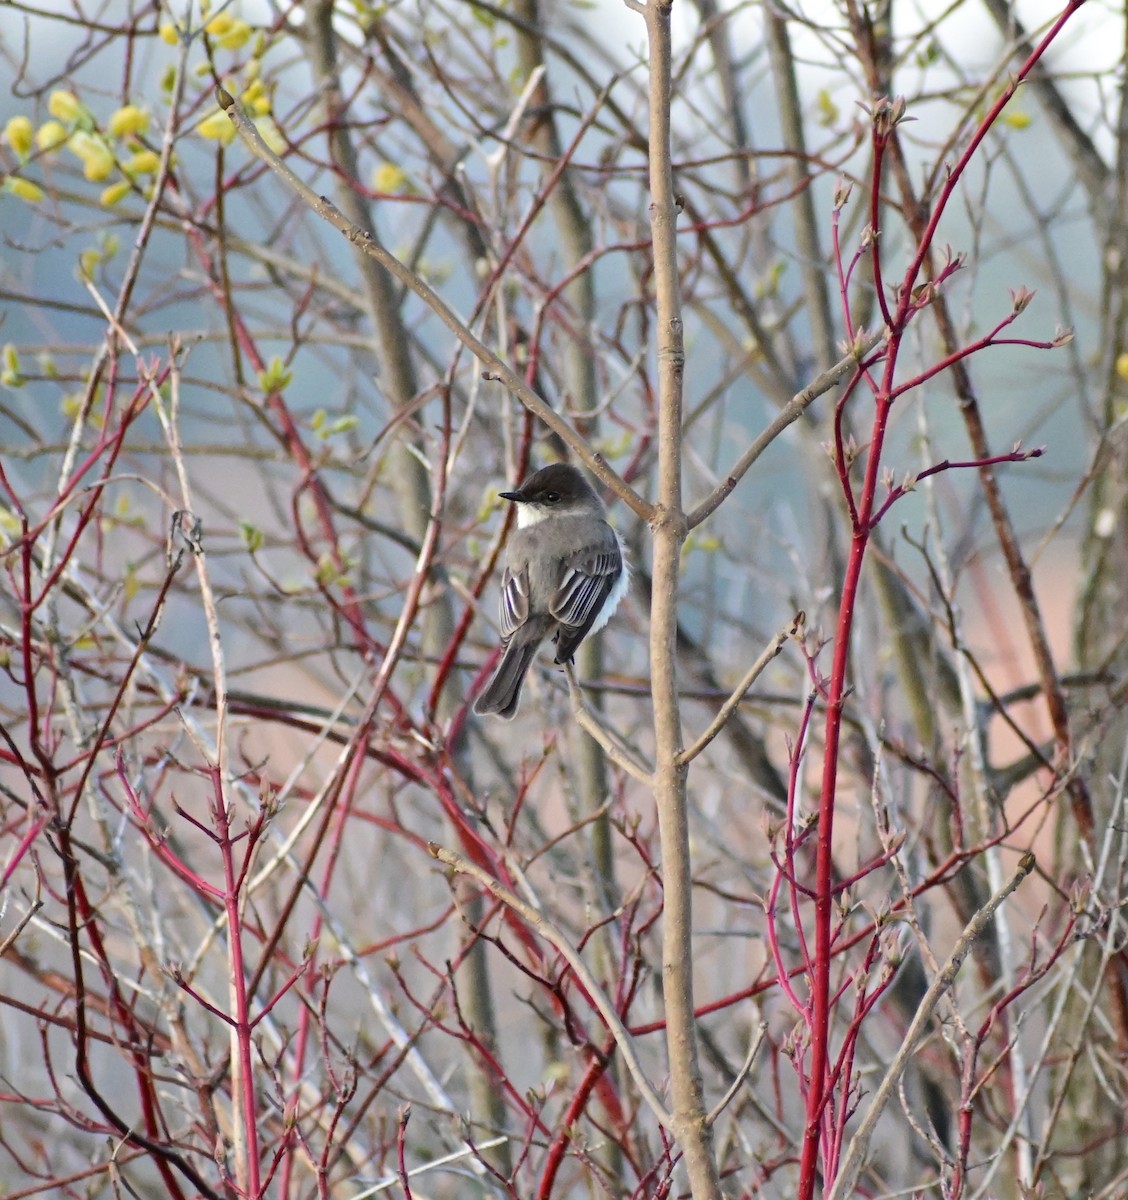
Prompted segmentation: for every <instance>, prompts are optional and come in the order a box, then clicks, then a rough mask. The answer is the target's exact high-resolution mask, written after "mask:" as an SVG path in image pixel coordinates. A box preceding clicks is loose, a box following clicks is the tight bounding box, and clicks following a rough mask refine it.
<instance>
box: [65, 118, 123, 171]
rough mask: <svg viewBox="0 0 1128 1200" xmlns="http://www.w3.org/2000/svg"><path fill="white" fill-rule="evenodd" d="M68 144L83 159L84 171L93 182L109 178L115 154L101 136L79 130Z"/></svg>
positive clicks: (72, 151)
mask: <svg viewBox="0 0 1128 1200" xmlns="http://www.w3.org/2000/svg"><path fill="white" fill-rule="evenodd" d="M67 146H68V149H69V150H70V152H71V153H72V154H73V155H75V156H76V157H77V158H81V159H82V173H83V174H84V175H85V176H86V178H87V179H89V180H90V181H91V182H94V183H97V182H98V181H99V180H101V179H105V178H107V177H108V176H109V174H110V172H111V171H112V170H113V169H114V156H113V155H112V154H111V153H110V148H109V146H107V145H106V143H105V142H103V141H102V139H101V138H100V137H95V136H94V135H93V134H91V133H84V132H83V131H82V130H79V132H78V133H74V134H72V135H71V139H70V141H69V142H68V143H67Z"/></svg>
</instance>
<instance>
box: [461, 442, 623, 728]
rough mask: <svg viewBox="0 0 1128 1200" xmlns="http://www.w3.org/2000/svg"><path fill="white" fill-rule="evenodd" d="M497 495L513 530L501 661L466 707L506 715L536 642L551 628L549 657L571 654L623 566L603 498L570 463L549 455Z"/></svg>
mask: <svg viewBox="0 0 1128 1200" xmlns="http://www.w3.org/2000/svg"><path fill="white" fill-rule="evenodd" d="M499 495H500V496H501V498H502V499H503V500H510V501H512V502H513V503H514V504H516V505H517V531H516V533H514V534H513V536H512V537H510V539H509V545H508V547H507V550H506V562H505V571H504V573H503V575H502V577H501V662H499V663H498V665H497V670H496V671H494V673H493V678H492V679H490V681H489V683H488V684H487V685H486V688H485V691H483V692H482V694H481V695H480V696H479V697H478V699H477V701H476V703H475V704H474V711H475V712H476V713H496V714H497V715H498V716H499V717H503V718H504V719H505V720H507V721H508V720H509V719H510V718H512V717H513V715H514V714H515V713H516V711H517V705H518V703H519V702H520V699H521V684H522V683H523V682H524V680H525V672H526V671H528V669H529V664H530V663H531V662H532V661H533V658H534V657H535V656H536V652H537V647H538V646H539V645H540V644H541V642H543V641H544V639H545V638H546V637H548V636H550V635H551V637H552V640H553V641H554V642H555V643H556V661H557V662H558V663H566V662H571V661H572V656H573V655H574V654H575V653H576V648H577V647H578V646H579V644H580V642H582V641H583V640H584V638H585V637H587V635H588V634H589V633H595V632H596V631H597V630H600V629H602V628H603V626H604V625H606V624H607V622H608V620H609V619H610V617H611V614H612V613H613V612H614V611H615V609H616V608H617V607H618V605H619V601H620V600H622V598H623V596H624V595H625V594H626V591H627V582H628V579H629V576H630V572H629V570H628V568H627V565H626V560H625V558H624V555H623V547H622V545H621V543H620V542H619V535H618V534H617V533H616V532H615V530H614V529H612V528H611V526H610V525H608V524H607V513H606V510H605V509H604V507H603V502H602V501H601V500H600V499H599V497H598V496H597V495H596V494H595V492H594V491H593V490H592V487H591V484H589V483H588V481H587V479H586V478H585V477H584V476H583V475H582V474H581V473H580V472H579V471H577V470H576V468H575V467H572V466H569V465H568V464H567V463H553V464H552V466H550V467H543V468H542V469H541V470H539V471H537V472H535V473H534V474H532V475H530V476H529V478H528V479H526V480H525V482H524V483H523V484H521V486H520V487H519V488H518V489H517V490H516V491H515V492H500V493H499Z"/></svg>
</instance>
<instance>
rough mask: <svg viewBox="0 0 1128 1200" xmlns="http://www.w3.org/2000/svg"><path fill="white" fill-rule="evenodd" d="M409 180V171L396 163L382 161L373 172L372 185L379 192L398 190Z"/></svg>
mask: <svg viewBox="0 0 1128 1200" xmlns="http://www.w3.org/2000/svg"><path fill="white" fill-rule="evenodd" d="M406 182H407V173H406V172H405V171H404V169H403V167H397V166H396V165H395V163H387V162H386V163H381V164H380V165H379V166H378V167H377V168H376V170H375V171H373V172H372V186H373V188H374V189H375V190H376V191H378V192H398V191H399V190H400V188H402V187H403V185H404V184H405V183H406Z"/></svg>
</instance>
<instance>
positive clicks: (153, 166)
mask: <svg viewBox="0 0 1128 1200" xmlns="http://www.w3.org/2000/svg"><path fill="white" fill-rule="evenodd" d="M160 165H161V156H160V155H159V154H157V152H156V151H155V150H138V151H137V153H136V154H134V155H133V156H132V157H131V158H127V159H126V160H125V162H123V163H122V164H121V169H122V170H123V171H124V172H125V173H126V174H127V175H155V174H156V173H157V168H158V167H159V166H160Z"/></svg>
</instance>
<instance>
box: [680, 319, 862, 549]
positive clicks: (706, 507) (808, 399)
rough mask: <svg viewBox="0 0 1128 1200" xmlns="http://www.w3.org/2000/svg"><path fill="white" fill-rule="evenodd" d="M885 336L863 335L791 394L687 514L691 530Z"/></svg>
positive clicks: (716, 506)
mask: <svg viewBox="0 0 1128 1200" xmlns="http://www.w3.org/2000/svg"><path fill="white" fill-rule="evenodd" d="M884 337H885V331H884V330H881V331H880V332H878V333H871V334H867V335H860V336H859V337H858V340H857V341H856V342H855V343H854V345H852V346H851V347H850V349H849V350H848V351H847V353H846V354H844V355H843V356H842V357H841V358H840V359H839V360H838V361H837V362H836V363H835V364H834V366H833V367H828V368H827V370H825V371H823V373H822V374H821V375H818V376H816V377H815V378H814V379H813V380H812V381H811V382H810V383H809V384H808V385H807V386H806V387H805V388H804V389H803V390H802V391H801V392H797V393H796V394H795V395H794V396H792V398H791V401H790V402H789V403H788V404H787V405H785V406H784V408H783V409H782V411H781V412H780V414H779V416H777V417H776V418H775V420H774V421H772V423H771V424H770V425H769V426H768V427H767V429H765V430H764V432H763V433H761V434H760V436H759V437H758V438H757V439H756V440H755V441H754V442H753V443H752V445H751V446H749V447H748V449H747V450H745V452H744V453H743V454H742V455H741V456H740V458H739V459H738V460H737V462H736V465H735V466H734V467H733V468H732V470H731V471H730V472H729V473H728V476H727V478H726V479H725V480H724V482H723V483H721V484H720V485H718V486H717V487H716V488H714V490H713V491H712V492H710V494H709V495H708V496H706V497H705V499H704V500H702V501H701V503H700V504H699V505H698V506H697V507H696V508H695V509H693V511H692V512H690V513H689V514H688V516H687V517H686V523H687V525H688V527H689V528H690V529H696V528H697V526H698V525H700V524H701V522H702V521H704V520H705V519H706V517H708V516H710V515H711V514H712V513H713V512H714V511H715V510H716V509H717V508H718V507H719V506H720V505H721V504H722V503H723V502H724V501H725V500H726V499H727V498H728V496H729V495H730V493H731V492H733V491H734V490H735V488H736V485H737V484H738V483H739V482H740V481H741V479H743V478H744V475H745V473H746V472H747V471H748V469H749V467H751V466H752V464H753V463H754V462H755V461H756V459H758V458H759V457H760V455H761V454H763V453H764V451H765V450H766V449H767V448H768V447H769V446H770V445H771V444H772V442H774V441H775V440H776V438H777V437H779V435H780V434H781V433H782V432H783V431H784V430H785V429H786V428H787V427H788V425H791V424H792V423H793V422H795V421H797V420H798V419H799V418H800V417H801V416H802V415H803V413H805V412H806V411H807V409H808V408H810V407H811V405H812V404H813V403H814V402H815V401H816V400H817V399H818V398H819V397H820V396H821V395H823V394H824V393H825V392H829V391H830V389H831V388H832V387H834V385H835V384H836V383H838V382H840V381H841V380H842V379H843V378H844V377H845V376H846V375H848V374H849V373H850V372H851V371H852V370H855V369H856V368H857V366H858V364H859V363H860V362H861V360H862V359H863V358H865V356H866V355H867V354H869V352H870V351H871V350H872V349H873V348H874V347H875V346H876V345H877V344H878V343H879V342H880V341H881V340H882V339H883V338H884Z"/></svg>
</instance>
